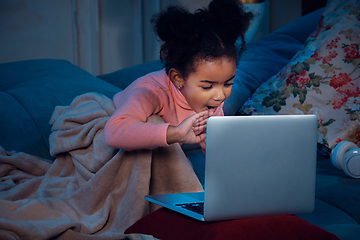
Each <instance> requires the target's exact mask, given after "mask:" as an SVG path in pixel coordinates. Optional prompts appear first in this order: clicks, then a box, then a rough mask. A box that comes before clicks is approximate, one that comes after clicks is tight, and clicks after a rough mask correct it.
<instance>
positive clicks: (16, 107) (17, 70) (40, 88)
mask: <svg viewBox="0 0 360 240" xmlns="http://www.w3.org/2000/svg"><path fill="white" fill-rule="evenodd" d="M0 79H1V81H0V102H1V103H2V104H0V113H1V116H0V119H1V128H0V145H1V146H2V147H3V148H4V149H5V150H7V151H11V150H15V151H23V152H26V153H29V154H33V155H36V156H39V157H43V158H47V159H51V157H50V154H49V141H48V138H49V135H50V125H49V120H50V117H51V115H52V113H53V111H54V108H55V106H66V105H69V104H70V103H71V101H72V100H73V99H74V98H75V97H76V96H78V95H80V94H83V93H86V92H98V93H102V94H104V95H107V96H108V97H110V98H112V96H113V95H114V94H115V93H116V92H118V91H120V89H119V88H117V87H115V86H113V85H111V84H109V83H107V82H105V81H103V80H101V79H98V78H96V77H94V76H93V75H91V74H90V73H88V72H86V71H84V70H82V69H80V68H79V67H77V66H75V65H73V64H71V63H70V62H67V61H64V60H50V59H47V60H28V61H20V62H13V63H4V64H0Z"/></svg>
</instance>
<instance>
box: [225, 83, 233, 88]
mask: <svg viewBox="0 0 360 240" xmlns="http://www.w3.org/2000/svg"><path fill="white" fill-rule="evenodd" d="M224 85H225V86H227V87H229V86H232V85H234V83H233V82H231V83H225V84H224Z"/></svg>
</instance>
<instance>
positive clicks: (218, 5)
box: [105, 0, 253, 151]
mask: <svg viewBox="0 0 360 240" xmlns="http://www.w3.org/2000/svg"><path fill="white" fill-rule="evenodd" d="M252 17H253V15H252V14H251V13H247V12H245V11H244V10H243V6H242V5H240V3H239V1H232V0H214V1H212V2H211V3H210V4H209V7H208V9H199V10H198V11H196V12H195V13H194V14H192V13H190V12H188V11H187V10H186V9H184V8H181V7H169V8H168V9H167V11H165V12H163V13H160V14H159V15H157V16H155V17H153V18H152V20H151V22H152V23H153V25H154V30H155V32H156V33H157V35H158V37H159V38H160V39H161V40H162V41H163V44H162V47H161V51H160V59H161V60H162V61H163V62H164V63H165V69H164V70H161V71H158V72H153V73H150V74H148V75H146V76H144V77H142V78H139V79H138V80H136V81H135V82H133V83H132V84H131V85H130V86H129V87H127V88H126V89H125V90H124V91H122V92H119V93H118V94H116V95H115V96H114V99H113V101H114V104H115V106H116V111H115V112H114V114H113V115H112V117H111V119H110V120H109V121H108V122H107V125H106V127H105V141H106V143H107V144H108V145H109V146H110V147H113V148H119V149H122V150H127V151H131V150H135V149H155V148H159V147H167V146H170V145H171V144H174V143H180V144H182V143H187V144H194V143H200V145H201V147H202V149H203V150H204V149H205V138H206V134H205V132H204V129H205V128H206V119H207V118H208V117H210V116H213V115H223V111H222V106H223V103H224V101H225V100H226V99H227V98H228V97H229V95H230V93H231V87H232V84H233V79H234V77H235V68H236V63H237V56H239V55H240V54H241V52H242V51H243V50H244V47H245V41H244V34H245V32H246V30H247V28H248V26H249V23H250V20H251V19H252ZM238 38H240V39H241V46H239V47H238V48H237V47H236V46H235V44H236V40H237V39H238ZM150 116H159V117H161V119H162V120H163V121H164V122H161V120H160V119H156V117H152V118H149V117H150Z"/></svg>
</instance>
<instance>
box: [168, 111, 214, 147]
mask: <svg viewBox="0 0 360 240" xmlns="http://www.w3.org/2000/svg"><path fill="white" fill-rule="evenodd" d="M209 117H210V116H209V112H208V111H204V112H200V113H195V114H194V115H192V116H190V117H188V118H186V119H185V120H184V121H182V122H181V123H180V124H179V125H178V126H176V127H174V126H171V125H169V127H168V130H167V133H166V140H167V142H168V144H172V143H177V142H178V143H187V144H194V143H200V142H202V141H203V140H205V138H206V134H205V133H204V132H203V131H204V130H205V128H206V120H207V119H208V118H209Z"/></svg>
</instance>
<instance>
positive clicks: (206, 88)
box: [202, 86, 212, 90]
mask: <svg viewBox="0 0 360 240" xmlns="http://www.w3.org/2000/svg"><path fill="white" fill-rule="evenodd" d="M211 88H212V86H209V87H202V89H204V90H208V89H211Z"/></svg>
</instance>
